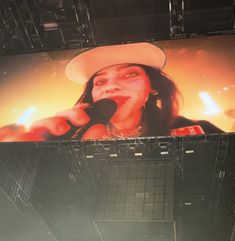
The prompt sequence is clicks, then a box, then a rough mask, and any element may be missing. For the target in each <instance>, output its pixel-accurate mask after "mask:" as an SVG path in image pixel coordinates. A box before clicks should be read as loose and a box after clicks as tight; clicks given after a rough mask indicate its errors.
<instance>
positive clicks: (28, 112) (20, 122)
mask: <svg viewBox="0 0 235 241" xmlns="http://www.w3.org/2000/svg"><path fill="white" fill-rule="evenodd" d="M36 110H37V107H36V106H32V107H29V108H28V109H26V110H25V112H24V113H23V114H22V115H21V116H20V118H19V119H18V120H17V122H16V123H17V124H18V125H27V124H28V123H29V121H30V118H31V117H32V115H33V113H34V112H35V111H36Z"/></svg>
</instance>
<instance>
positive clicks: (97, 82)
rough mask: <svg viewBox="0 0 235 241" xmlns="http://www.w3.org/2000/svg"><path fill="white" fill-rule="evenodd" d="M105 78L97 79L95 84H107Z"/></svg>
mask: <svg viewBox="0 0 235 241" xmlns="http://www.w3.org/2000/svg"><path fill="white" fill-rule="evenodd" d="M105 81H106V80H105V79H99V80H96V81H94V82H95V86H101V85H103V84H105Z"/></svg>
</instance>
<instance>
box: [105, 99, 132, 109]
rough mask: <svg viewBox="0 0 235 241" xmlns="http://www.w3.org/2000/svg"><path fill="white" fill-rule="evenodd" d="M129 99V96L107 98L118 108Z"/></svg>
mask: <svg viewBox="0 0 235 241" xmlns="http://www.w3.org/2000/svg"><path fill="white" fill-rule="evenodd" d="M129 98H130V97H129V96H112V97H109V99H111V100H114V101H115V102H116V103H117V105H118V107H121V106H123V105H124V104H125V103H126V101H127V100H128V99H129Z"/></svg>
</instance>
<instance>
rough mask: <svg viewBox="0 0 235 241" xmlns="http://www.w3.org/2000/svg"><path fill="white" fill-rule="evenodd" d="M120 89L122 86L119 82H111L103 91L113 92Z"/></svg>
mask: <svg viewBox="0 0 235 241" xmlns="http://www.w3.org/2000/svg"><path fill="white" fill-rule="evenodd" d="M120 90H122V86H121V85H119V84H116V83H115V84H114V83H113V84H110V85H109V86H107V88H106V90H105V92H106V93H115V92H117V91H120Z"/></svg>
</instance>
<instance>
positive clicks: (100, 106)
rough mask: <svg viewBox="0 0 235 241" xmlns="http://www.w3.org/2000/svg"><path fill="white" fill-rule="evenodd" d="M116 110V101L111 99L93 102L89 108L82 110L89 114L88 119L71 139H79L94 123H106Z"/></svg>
mask: <svg viewBox="0 0 235 241" xmlns="http://www.w3.org/2000/svg"><path fill="white" fill-rule="evenodd" d="M116 110H117V103H116V102H115V101H114V100H111V99H101V100H98V101H97V102H95V103H94V105H93V106H92V107H91V108H87V109H85V110H84V111H85V112H86V113H87V114H88V115H89V116H90V118H91V119H90V121H89V123H88V124H87V125H85V126H84V127H82V128H81V129H80V130H79V132H78V133H75V134H74V135H73V136H72V138H73V139H79V140H80V139H81V138H82V136H83V135H84V134H85V133H86V132H87V131H88V130H89V129H90V127H92V126H93V125H95V124H102V125H106V124H107V123H108V122H109V121H110V119H111V118H112V116H113V115H114V113H115V111H116Z"/></svg>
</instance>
